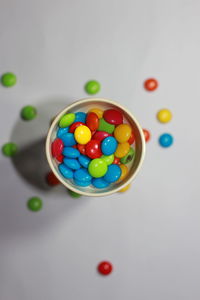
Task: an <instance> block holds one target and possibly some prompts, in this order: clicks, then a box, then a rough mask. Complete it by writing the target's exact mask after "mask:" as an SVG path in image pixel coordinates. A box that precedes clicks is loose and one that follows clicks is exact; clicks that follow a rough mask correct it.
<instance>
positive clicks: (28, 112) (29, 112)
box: [21, 105, 37, 121]
mask: <svg viewBox="0 0 200 300" xmlns="http://www.w3.org/2000/svg"><path fill="white" fill-rule="evenodd" d="M36 116H37V110H36V108H35V107H34V106H31V105H27V106H25V107H23V108H22V110H21V117H22V119H24V120H26V121H30V120H33V119H35V117H36Z"/></svg>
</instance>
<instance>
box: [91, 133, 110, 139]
mask: <svg viewBox="0 0 200 300" xmlns="http://www.w3.org/2000/svg"><path fill="white" fill-rule="evenodd" d="M108 136H111V134H110V133H108V132H106V131H97V132H96V133H95V134H94V135H93V137H92V138H93V139H95V140H98V141H100V142H101V141H102V140H103V139H105V138H106V137H108Z"/></svg>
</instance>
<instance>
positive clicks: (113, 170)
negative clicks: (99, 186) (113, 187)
mask: <svg viewBox="0 0 200 300" xmlns="http://www.w3.org/2000/svg"><path fill="white" fill-rule="evenodd" d="M121 174H122V171H121V169H120V167H119V165H110V166H108V171H107V173H106V174H105V176H104V177H103V179H104V180H105V181H107V182H110V183H111V182H115V181H117V180H118V179H119V178H120V176H121Z"/></svg>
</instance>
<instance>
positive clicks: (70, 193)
mask: <svg viewBox="0 0 200 300" xmlns="http://www.w3.org/2000/svg"><path fill="white" fill-rule="evenodd" d="M68 194H69V195H70V196H71V197H72V198H80V197H81V195H80V194H78V193H76V192H73V191H71V190H68Z"/></svg>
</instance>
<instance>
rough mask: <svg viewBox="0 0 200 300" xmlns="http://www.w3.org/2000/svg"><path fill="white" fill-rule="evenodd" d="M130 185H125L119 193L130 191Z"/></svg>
mask: <svg viewBox="0 0 200 300" xmlns="http://www.w3.org/2000/svg"><path fill="white" fill-rule="evenodd" d="M130 187H131V185H130V184H127V185H126V186H125V187H124V188H123V189H121V190H119V192H120V193H123V192H126V191H128V190H129V189H130Z"/></svg>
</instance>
